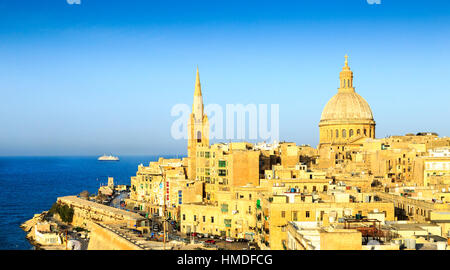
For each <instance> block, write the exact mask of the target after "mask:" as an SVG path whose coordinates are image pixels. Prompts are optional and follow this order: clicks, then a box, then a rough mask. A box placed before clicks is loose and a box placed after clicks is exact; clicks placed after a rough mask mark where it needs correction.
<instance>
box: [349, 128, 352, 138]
mask: <svg viewBox="0 0 450 270" xmlns="http://www.w3.org/2000/svg"><path fill="white" fill-rule="evenodd" d="M348 136H349V137H351V136H353V129H350V131H349V132H348Z"/></svg>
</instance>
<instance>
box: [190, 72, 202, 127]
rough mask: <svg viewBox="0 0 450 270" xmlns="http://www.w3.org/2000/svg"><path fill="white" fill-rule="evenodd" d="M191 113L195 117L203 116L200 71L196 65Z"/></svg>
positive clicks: (200, 117)
mask: <svg viewBox="0 0 450 270" xmlns="http://www.w3.org/2000/svg"><path fill="white" fill-rule="evenodd" d="M192 113H193V114H194V117H195V118H196V119H202V118H203V97H202V86H201V84H200V73H199V72H198V66H197V76H196V78H195V91H194V102H193V103H192Z"/></svg>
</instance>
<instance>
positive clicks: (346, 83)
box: [338, 55, 355, 92]
mask: <svg viewBox="0 0 450 270" xmlns="http://www.w3.org/2000/svg"><path fill="white" fill-rule="evenodd" d="M344 57H345V62H344V66H343V67H342V71H341V73H339V79H340V81H341V83H340V86H339V90H338V91H339V92H354V91H355V88H353V71H351V70H350V67H349V66H348V55H345V56H344Z"/></svg>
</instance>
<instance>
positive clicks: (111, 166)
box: [0, 156, 170, 249]
mask: <svg viewBox="0 0 450 270" xmlns="http://www.w3.org/2000/svg"><path fill="white" fill-rule="evenodd" d="M166 157H170V156H166ZM157 158H158V157H156V156H124V157H122V156H121V157H120V161H119V162H100V161H97V157H0V249H32V246H31V245H30V243H29V242H28V241H27V240H26V239H25V235H26V234H25V232H24V231H23V230H22V229H21V228H20V227H19V226H20V225H21V224H22V223H23V222H24V221H26V220H28V219H30V218H32V217H33V215H34V214H37V213H41V212H42V211H45V210H48V209H50V207H51V206H52V204H53V203H54V202H55V201H56V198H57V197H60V196H66V195H76V194H79V193H80V192H81V191H83V190H87V191H89V192H90V193H96V192H97V189H98V187H99V185H100V184H106V183H107V177H108V176H112V177H114V182H115V183H117V184H127V185H129V184H130V177H131V176H133V175H136V171H137V166H138V165H139V164H140V163H143V164H144V165H148V163H149V162H150V161H155V160H157Z"/></svg>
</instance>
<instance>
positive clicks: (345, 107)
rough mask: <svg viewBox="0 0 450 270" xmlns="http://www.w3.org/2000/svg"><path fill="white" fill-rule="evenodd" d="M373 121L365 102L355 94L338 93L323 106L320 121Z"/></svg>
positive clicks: (370, 111)
mask: <svg viewBox="0 0 450 270" xmlns="http://www.w3.org/2000/svg"><path fill="white" fill-rule="evenodd" d="M339 120H340V121H353V120H369V121H370V120H371V121H373V114H372V110H371V109H370V106H369V104H368V103H367V101H366V100H365V99H364V98H363V97H361V96H360V95H358V94H357V93H356V92H339V93H337V94H336V95H334V96H333V97H332V98H331V99H330V100H329V101H328V103H327V105H325V108H324V109H323V111H322V116H321V118H320V121H321V122H323V121H339Z"/></svg>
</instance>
